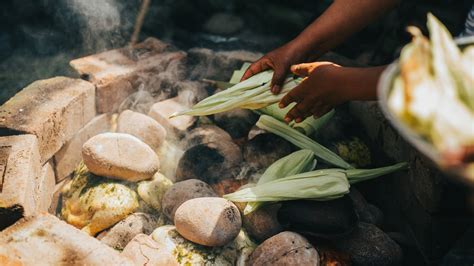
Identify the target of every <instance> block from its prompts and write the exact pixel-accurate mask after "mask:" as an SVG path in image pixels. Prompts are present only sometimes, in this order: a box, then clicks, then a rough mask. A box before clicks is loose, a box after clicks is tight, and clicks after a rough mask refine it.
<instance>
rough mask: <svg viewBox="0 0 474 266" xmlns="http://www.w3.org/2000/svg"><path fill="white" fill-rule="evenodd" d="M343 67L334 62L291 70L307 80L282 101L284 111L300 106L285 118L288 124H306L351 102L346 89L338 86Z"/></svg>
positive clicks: (297, 66)
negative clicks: (340, 105) (291, 105)
mask: <svg viewBox="0 0 474 266" xmlns="http://www.w3.org/2000/svg"><path fill="white" fill-rule="evenodd" d="M342 69H343V68H341V66H339V65H336V64H334V63H331V62H314V63H305V64H299V65H293V66H291V71H292V72H293V73H294V74H295V75H298V76H300V77H304V80H303V81H302V82H301V83H300V84H299V85H298V86H296V87H295V88H294V89H292V90H291V91H290V92H289V93H288V94H286V95H285V97H283V99H282V100H281V101H280V104H279V106H280V108H285V107H286V106H288V105H289V104H291V103H292V102H296V105H295V106H294V107H293V108H292V109H291V110H290V111H289V112H288V114H287V115H286V117H285V121H286V122H288V123H289V122H291V121H292V120H295V121H296V122H301V121H303V120H304V119H305V118H306V117H309V116H311V115H313V116H315V117H321V116H322V115H324V114H325V113H327V112H329V111H330V110H331V109H332V108H334V107H335V106H337V105H339V104H341V103H343V102H344V101H346V100H347V98H346V93H345V91H344V88H341V87H340V86H339V85H338V79H339V77H340V74H341V72H342Z"/></svg>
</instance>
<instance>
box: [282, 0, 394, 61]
mask: <svg viewBox="0 0 474 266" xmlns="http://www.w3.org/2000/svg"><path fill="white" fill-rule="evenodd" d="M398 2H399V0H335V1H334V2H333V3H332V4H331V6H329V8H328V9H327V10H326V11H325V12H324V13H323V14H322V15H321V16H319V17H318V18H317V19H316V20H315V21H314V22H313V23H311V24H310V25H309V26H308V27H307V28H306V29H305V30H304V31H303V32H301V33H300V34H299V35H298V36H297V37H296V38H295V39H294V40H292V41H291V44H292V46H294V49H298V50H300V51H301V52H303V53H305V55H306V57H307V59H308V60H314V59H316V58H317V57H319V56H321V55H322V54H324V53H326V52H327V51H329V50H331V49H333V48H334V47H336V46H337V45H339V44H340V43H342V42H343V41H344V40H346V39H347V38H348V37H349V36H351V35H352V34H354V33H356V32H358V31H359V30H361V29H362V28H364V27H365V26H367V25H368V24H369V23H371V22H372V21H374V20H375V19H377V18H378V17H380V16H382V15H383V14H384V13H385V12H387V11H388V10H390V9H392V8H394V7H395V6H396V5H397V4H398Z"/></svg>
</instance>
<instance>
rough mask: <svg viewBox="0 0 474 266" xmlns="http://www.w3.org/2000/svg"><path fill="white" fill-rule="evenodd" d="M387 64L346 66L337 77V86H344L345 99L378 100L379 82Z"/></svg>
mask: <svg viewBox="0 0 474 266" xmlns="http://www.w3.org/2000/svg"><path fill="white" fill-rule="evenodd" d="M386 67H387V66H378V67H366V68H354V67H345V68H343V70H342V71H340V72H339V73H338V75H337V77H336V79H335V80H336V82H337V85H336V86H337V87H339V88H344V90H343V95H341V97H343V98H344V100H345V101H371V100H377V84H378V80H379V78H380V76H381V75H382V72H383V71H384V70H385V68H386Z"/></svg>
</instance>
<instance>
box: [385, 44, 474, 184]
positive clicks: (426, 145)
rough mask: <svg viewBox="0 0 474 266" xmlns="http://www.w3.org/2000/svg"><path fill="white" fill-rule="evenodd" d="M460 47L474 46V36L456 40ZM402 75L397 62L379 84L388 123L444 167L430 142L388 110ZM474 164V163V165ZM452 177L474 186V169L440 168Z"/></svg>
mask: <svg viewBox="0 0 474 266" xmlns="http://www.w3.org/2000/svg"><path fill="white" fill-rule="evenodd" d="M456 43H457V44H458V46H459V47H460V48H461V49H462V48H465V47H467V46H469V45H472V44H474V36H471V37H462V38H459V39H457V40H456ZM399 74H400V65H399V61H398V60H396V61H395V62H393V63H392V64H390V65H389V66H388V67H387V69H386V70H385V71H384V72H383V73H382V76H381V77H380V80H379V82H378V87H377V94H378V98H379V105H380V108H381V109H382V112H383V113H384V115H385V117H386V118H387V119H388V121H389V122H390V123H391V124H392V125H393V127H395V129H396V130H397V131H398V132H399V134H400V135H401V136H402V137H403V138H404V139H405V140H406V141H407V142H408V143H410V144H411V145H412V146H414V147H415V148H416V149H417V150H418V151H419V152H420V153H422V154H423V155H425V156H426V157H428V158H429V159H430V160H431V161H433V162H434V163H435V164H436V165H437V166H439V167H440V166H441V165H442V158H441V155H440V154H439V152H438V151H437V150H436V149H435V147H434V146H433V145H432V144H431V143H430V142H428V141H427V140H426V139H425V138H423V137H422V136H420V135H419V134H418V133H416V132H415V131H414V130H412V129H411V128H410V127H409V126H408V125H406V124H405V123H404V122H403V121H401V120H400V119H399V117H398V116H397V115H396V114H394V113H392V111H391V110H390V109H389V108H388V104H387V103H388V97H389V95H390V91H391V90H392V87H393V82H394V80H395V77H397V76H398V75H399ZM473 164H474V163H473ZM473 168H474V167H473ZM440 169H441V170H442V171H444V172H445V173H446V174H447V175H448V176H450V177H456V178H458V179H460V180H461V181H464V182H465V183H467V184H468V185H471V186H474V173H473V172H474V170H473V169H472V168H469V169H467V168H466V167H460V168H457V169H449V170H447V169H444V168H442V167H440Z"/></svg>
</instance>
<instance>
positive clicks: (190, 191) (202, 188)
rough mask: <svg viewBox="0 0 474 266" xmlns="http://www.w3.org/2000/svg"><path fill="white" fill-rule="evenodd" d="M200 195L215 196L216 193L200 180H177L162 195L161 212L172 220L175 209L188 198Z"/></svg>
mask: <svg viewBox="0 0 474 266" xmlns="http://www.w3.org/2000/svg"><path fill="white" fill-rule="evenodd" d="M202 197H217V194H216V193H215V192H214V191H213V190H212V188H211V187H210V186H209V185H208V184H206V183H204V182H202V181H201V180H197V179H189V180H185V181H181V182H177V183H175V184H174V185H173V186H171V187H170V188H169V189H168V191H166V193H165V195H164V196H163V201H162V208H163V214H165V215H166V217H168V219H170V220H171V221H173V220H174V215H175V213H176V210H177V209H178V208H179V206H181V204H183V203H184V202H186V201H188V200H190V199H194V198H202Z"/></svg>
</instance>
